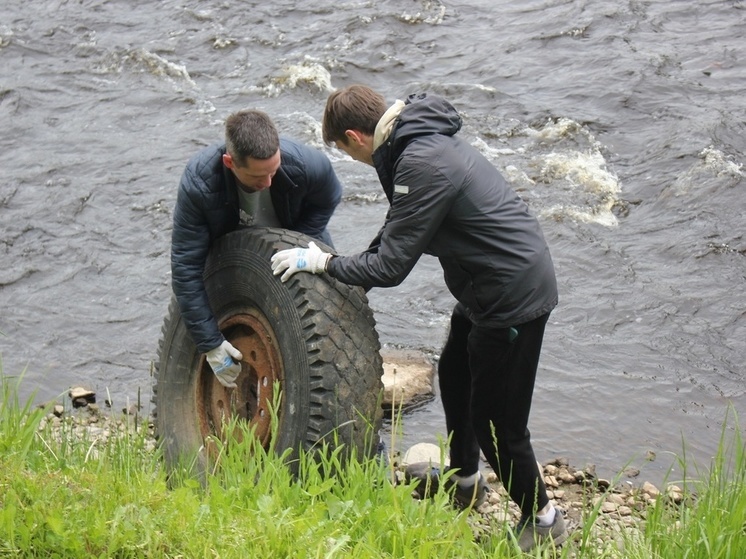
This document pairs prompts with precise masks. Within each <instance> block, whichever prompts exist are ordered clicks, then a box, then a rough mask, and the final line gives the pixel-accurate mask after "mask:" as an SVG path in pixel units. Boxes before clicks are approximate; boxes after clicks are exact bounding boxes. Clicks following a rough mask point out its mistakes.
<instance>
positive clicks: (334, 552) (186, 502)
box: [0, 373, 746, 559]
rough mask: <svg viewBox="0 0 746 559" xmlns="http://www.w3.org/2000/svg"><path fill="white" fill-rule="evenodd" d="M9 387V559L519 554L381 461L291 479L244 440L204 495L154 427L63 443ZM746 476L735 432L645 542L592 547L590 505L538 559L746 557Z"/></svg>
mask: <svg viewBox="0 0 746 559" xmlns="http://www.w3.org/2000/svg"><path fill="white" fill-rule="evenodd" d="M18 382H20V381H18ZM0 384H1V386H2V400H1V401H0V405H1V406H2V407H1V409H0V558H2V557H59V558H71V557H86V558H87V557H102V558H103V557H107V558H109V557H116V558H130V557H132V558H135V557H149V558H166V557H169V558H171V557H173V558H177V557H183V558H202V557H216V558H217V557H220V558H233V557H236V558H238V557H242V558H243V557H273V558H274V557H283V558H284V557H287V558H296V557H297V558H342V557H345V558H346V557H353V558H355V559H366V558H380V557H401V558H422V559H431V558H438V559H446V558H464V557H476V558H481V557H495V558H508V557H519V556H521V555H520V553H518V552H517V551H516V549H515V548H514V547H513V545H512V544H511V543H510V541H509V540H508V538H507V536H506V531H507V529H508V527H507V526H505V525H500V524H499V523H496V524H495V525H493V526H490V530H489V534H490V535H489V536H488V537H475V531H474V528H473V525H474V515H473V514H470V513H468V512H457V511H455V510H454V509H452V508H451V507H450V506H449V505H448V496H447V495H445V494H438V495H437V496H436V498H435V499H433V500H429V501H421V502H420V501H416V500H413V499H412V498H411V489H412V488H411V487H409V486H407V485H404V484H399V485H394V484H392V483H390V481H389V480H390V479H391V471H390V469H389V468H388V467H387V466H386V465H383V464H381V463H379V462H378V461H375V460H368V461H362V460H357V459H355V458H354V457H353V458H351V459H344V460H343V459H342V458H341V454H340V452H339V451H338V450H336V451H335V450H331V449H328V448H326V449H318V451H316V452H314V454H313V455H307V454H303V455H301V456H300V458H299V460H300V463H299V468H298V470H299V474H298V475H297V476H293V475H292V474H291V473H290V471H289V469H288V468H287V467H286V459H287V454H285V455H280V456H278V455H277V454H276V453H275V452H274V451H272V450H271V449H270V450H269V451H265V450H264V449H262V448H257V447H256V446H255V445H253V444H252V442H251V441H252V440H253V439H252V438H251V437H250V436H249V435H250V434H249V433H246V432H245V431H244V432H241V433H240V434H241V436H240V437H237V438H236V439H240V440H243V441H246V442H240V443H239V442H238V440H228V441H224V442H222V443H221V442H218V443H217V444H218V445H222V446H219V450H220V452H219V456H220V458H219V460H217V461H216V462H217V463H216V465H215V468H214V472H213V473H212V475H210V476H209V477H208V480H207V483H206V484H205V485H202V484H200V483H199V482H197V481H195V480H192V479H190V478H181V479H176V478H174V477H173V476H172V477H171V479H167V477H166V473H165V472H164V470H163V461H162V459H161V456H159V454H158V451H155V452H154V451H152V450H149V449H148V440H147V439H148V436H147V429H144V428H140V429H137V430H135V429H134V428H130V429H128V430H125V431H124V432H123V434H122V435H121V436H119V437H110V438H109V439H108V440H106V441H105V442H101V441H98V440H95V439H92V438H87V437H85V436H84V437H80V436H79V435H76V434H75V432H74V431H73V428H72V427H67V426H65V425H63V428H62V431H61V436H57V435H56V433H57V432H56V431H54V430H52V429H51V427H50V426H49V424H46V423H45V417H46V416H47V415H48V412H49V410H44V409H37V408H33V407H32V405H31V403H30V401H29V402H27V403H25V404H21V403H19V402H18V399H17V392H18V390H17V384H16V385H13V384H11V383H10V382H9V381H8V379H7V378H6V377H3V376H2V374H1V373H0ZM736 421H737V418H736ZM235 429H236V430H238V431H242V429H243V428H242V427H241V426H240V425H237V426H235ZM227 431H228V432H233V429H228V430H227ZM737 433H738V431H737ZM744 472H746V463H744V452H743V441H742V440H741V437H740V434H737V436H736V438H735V440H734V441H733V443H732V444H730V445H725V444H724V443H723V444H722V445H721V452H720V454H719V455H718V457H717V458H716V459H715V461H714V462H713V464H712V466H711V468H710V469H709V470H708V471H706V472H698V476H697V477H698V478H699V479H701V481H697V480H695V479H692V480H686V482H687V484H688V485H690V486H692V487H695V488H696V491H695V492H694V493H695V494H696V498H694V499H692V500H690V501H688V502H687V504H686V505H685V506H683V507H672V506H670V504H666V501H665V500H664V499H661V500H659V502H658V503H656V504H655V505H654V506H652V507H650V508H648V509H647V510H646V511H645V514H646V516H647V519H646V522H645V524H644V529H642V530H639V531H638V532H635V534H636V535H634V534H625V533H622V534H621V535H620V538H621V543H620V542H619V541H617V543H615V544H613V545H611V544H610V545H607V546H601V547H599V546H591V545H590V543H589V542H591V541H592V540H593V539H594V538H593V536H592V527H593V524H594V522H593V520H594V518H595V516H594V515H597V514H598V511H597V510H596V511H595V512H594V511H593V509H592V508H591V507H589V509H588V512H587V517H586V518H585V519H584V523H583V525H584V527H583V528H582V529H581V530H579V532H578V533H576V534H575V535H574V537H573V538H572V540H571V541H570V542H569V543H567V544H566V545H565V546H563V547H562V548H561V549H560V550H552V549H540V550H537V551H536V552H535V553H533V554H532V555H530V556H531V557H562V558H568V559H569V558H585V557H588V558H591V557H593V558H596V557H620V558H621V557H625V558H635V557H639V558H643V557H645V558H661V559H667V558H674V557H675V558H677V559H680V558H684V557H685V558H702V559H704V558H708V559H710V558H729V559H730V558H733V559H737V558H740V557H746V544H744V541H745V540H746V533H745V530H746V485H745V484H744V475H746V474H744ZM620 546H622V547H623V549H622V550H621V551H620Z"/></svg>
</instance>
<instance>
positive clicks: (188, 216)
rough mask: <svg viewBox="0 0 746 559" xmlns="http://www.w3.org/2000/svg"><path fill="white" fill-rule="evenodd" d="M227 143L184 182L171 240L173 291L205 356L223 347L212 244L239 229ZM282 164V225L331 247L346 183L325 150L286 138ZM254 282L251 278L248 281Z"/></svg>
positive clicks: (278, 209)
mask: <svg viewBox="0 0 746 559" xmlns="http://www.w3.org/2000/svg"><path fill="white" fill-rule="evenodd" d="M224 153H225V144H216V145H213V146H210V147H207V148H205V149H203V150H201V151H200V152H199V153H197V154H196V155H195V156H194V157H192V159H191V160H190V161H189V163H188V164H187V166H186V168H185V169H184V173H183V174H182V177H181V182H180V183H179V191H178V194H177V197H176V208H175V209H174V220H173V232H172V236H171V274H172V287H173V291H174V295H175V296H176V300H177V302H178V304H179V310H180V311H181V315H182V317H183V319H184V323H185V324H186V327H187V330H188V331H189V334H190V335H191V337H192V340H193V341H194V343H195V344H196V346H197V349H198V350H199V351H201V352H203V353H204V352H207V351H209V350H211V349H213V348H215V347H217V346H219V345H220V344H221V343H222V342H223V340H224V339H225V338H224V337H223V335H222V334H221V333H220V329H219V328H218V324H217V321H216V320H215V318H214V316H213V313H212V310H211V308H210V302H209V300H208V298H207V292H206V291H205V285H204V281H203V279H202V274H203V272H204V268H205V262H206V260H207V254H208V251H209V249H210V245H211V244H212V243H213V242H214V241H215V239H217V238H219V237H222V236H223V235H225V234H226V233H228V232H230V231H233V230H234V229H236V228H237V227H238V226H239V202H238V190H237V189H238V187H237V186H236V178H235V175H233V172H232V171H231V170H230V169H228V168H226V167H225V166H224V165H223V154H224ZM280 157H281V164H280V168H279V169H278V171H277V174H276V175H275V176H274V178H273V179H272V186H271V187H270V189H269V192H270V196H271V198H272V205H273V206H274V209H275V213H276V214H277V218H278V219H279V221H280V223H281V225H282V227H284V228H286V229H292V230H293V231H298V232H300V233H304V234H306V235H309V236H310V237H313V238H315V239H318V240H320V241H322V242H324V243H326V244H328V245H331V244H332V242H331V237H330V236H329V233H328V232H327V230H326V226H327V223H328V222H329V219H330V218H331V216H332V214H333V213H334V209H335V208H336V207H337V204H339V201H340V200H341V198H342V185H341V184H340V182H339V180H338V179H337V175H336V174H335V173H334V169H333V168H332V165H331V162H330V161H329V159H328V158H327V157H326V156H325V155H324V154H322V153H321V152H320V151H317V150H315V149H312V148H310V147H308V146H305V145H303V144H300V143H297V142H295V141H292V140H289V139H286V138H281V139H280ZM247 281H251V278H247Z"/></svg>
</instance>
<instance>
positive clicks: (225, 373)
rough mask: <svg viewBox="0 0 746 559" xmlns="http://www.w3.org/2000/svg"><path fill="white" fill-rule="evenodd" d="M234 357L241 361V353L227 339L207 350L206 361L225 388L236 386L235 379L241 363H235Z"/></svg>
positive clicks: (239, 371)
mask: <svg viewBox="0 0 746 559" xmlns="http://www.w3.org/2000/svg"><path fill="white" fill-rule="evenodd" d="M234 359H235V360H236V361H241V359H243V355H242V354H241V352H240V351H238V350H237V349H236V348H235V347H233V346H232V345H231V343H230V342H229V341H228V340H225V341H224V342H223V343H222V344H220V345H219V346H218V347H216V348H215V349H211V350H210V351H208V352H207V362H208V363H209V364H210V367H212V372H213V373H215V376H216V377H218V380H219V381H220V384H222V385H223V386H225V387H226V388H236V379H237V378H238V375H239V374H240V373H241V363H236V361H234Z"/></svg>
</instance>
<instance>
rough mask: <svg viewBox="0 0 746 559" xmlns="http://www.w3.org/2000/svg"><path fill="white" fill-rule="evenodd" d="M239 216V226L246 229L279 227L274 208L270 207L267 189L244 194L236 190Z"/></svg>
mask: <svg viewBox="0 0 746 559" xmlns="http://www.w3.org/2000/svg"><path fill="white" fill-rule="evenodd" d="M238 204H239V207H240V211H239V216H240V221H241V225H245V226H248V227H251V226H261V227H281V224H280V220H279V219H277V214H276V213H275V207H274V206H273V205H272V197H271V196H270V195H269V188H265V189H264V190H260V191H259V192H251V193H249V192H244V191H243V190H242V189H240V188H239V189H238Z"/></svg>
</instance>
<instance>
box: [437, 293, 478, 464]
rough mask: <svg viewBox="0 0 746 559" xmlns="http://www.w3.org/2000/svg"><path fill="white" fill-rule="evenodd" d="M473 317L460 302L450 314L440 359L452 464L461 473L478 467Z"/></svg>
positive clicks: (439, 369)
mask: <svg viewBox="0 0 746 559" xmlns="http://www.w3.org/2000/svg"><path fill="white" fill-rule="evenodd" d="M471 327H472V326H471V320H469V318H468V317H467V316H466V312H465V310H464V308H463V306H462V305H461V304H458V305H456V307H455V308H454V309H453V314H452V315H451V327H450V330H449V332H448V338H447V339H446V343H445V346H444V347H443V351H442V352H441V355H440V361H439V362H438V383H439V386H440V399H441V401H442V403H443V412H444V414H445V419H446V430H447V433H448V436H449V437H450V438H451V439H450V447H449V448H450V465H451V467H452V468H458V469H459V470H460V471H459V475H471V474H473V473H475V472H476V471H477V470H478V469H479V444H478V443H477V439H476V436H475V435H474V429H473V428H472V423H471V414H470V407H471V371H470V369H469V354H468V351H467V341H468V338H469V332H470V331H471Z"/></svg>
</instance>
